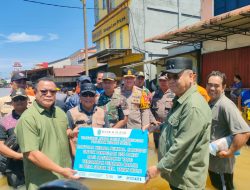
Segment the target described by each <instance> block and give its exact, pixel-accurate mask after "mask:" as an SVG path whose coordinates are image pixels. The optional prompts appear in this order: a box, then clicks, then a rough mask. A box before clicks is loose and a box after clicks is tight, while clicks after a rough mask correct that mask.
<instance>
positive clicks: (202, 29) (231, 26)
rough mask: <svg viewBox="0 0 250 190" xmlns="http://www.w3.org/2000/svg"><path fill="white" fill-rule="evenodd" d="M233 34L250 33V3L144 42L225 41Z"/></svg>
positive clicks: (185, 42) (186, 42) (187, 42)
mask: <svg viewBox="0 0 250 190" xmlns="http://www.w3.org/2000/svg"><path fill="white" fill-rule="evenodd" d="M233 34H245V35H250V5H248V6H245V7H242V8H240V9H236V10H234V11H231V12H227V13H224V14H221V15H218V16H216V17H213V18H211V19H208V20H205V21H200V22H198V23H196V24H193V25H189V26H186V27H184V28H180V29H177V30H174V31H171V32H167V33H163V34H160V35H157V36H154V37H152V38H148V39H146V40H145V42H161V41H165V42H169V43H174V44H180V45H183V44H190V43H199V42H202V41H207V40H216V41H226V37H227V36H229V35H233Z"/></svg>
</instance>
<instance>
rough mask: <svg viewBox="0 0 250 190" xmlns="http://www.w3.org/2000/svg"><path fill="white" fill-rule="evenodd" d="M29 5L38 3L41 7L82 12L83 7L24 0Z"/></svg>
mask: <svg viewBox="0 0 250 190" xmlns="http://www.w3.org/2000/svg"><path fill="white" fill-rule="evenodd" d="M23 1H25V2H28V3H36V4H40V5H47V6H53V7H60V8H69V9H80V10H82V9H83V8H82V7H74V6H67V5H58V4H52V3H44V2H40V1H33V0H23ZM86 9H99V8H86Z"/></svg>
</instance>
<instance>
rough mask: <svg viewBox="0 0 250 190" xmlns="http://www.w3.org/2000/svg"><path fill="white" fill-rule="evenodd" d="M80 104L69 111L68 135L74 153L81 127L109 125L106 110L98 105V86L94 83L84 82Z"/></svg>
mask: <svg viewBox="0 0 250 190" xmlns="http://www.w3.org/2000/svg"><path fill="white" fill-rule="evenodd" d="M80 89H81V90H80V91H81V92H80V104H79V105H78V106H76V107H74V108H71V109H70V110H68V111H67V117H68V121H69V129H68V130H67V134H68V137H69V138H70V139H71V141H70V144H71V148H72V152H73V155H74V153H75V141H76V138H75V137H77V135H78V129H79V127H97V128H101V127H109V123H108V118H107V116H106V114H105V111H104V110H103V109H102V108H100V107H97V106H96V104H95V102H96V100H95V98H96V96H97V94H96V87H95V85H94V84H92V83H84V84H82V85H81V87H80Z"/></svg>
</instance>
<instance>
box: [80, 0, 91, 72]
mask: <svg viewBox="0 0 250 190" xmlns="http://www.w3.org/2000/svg"><path fill="white" fill-rule="evenodd" d="M81 1H82V5H83V30H84V48H85V74H86V75H87V76H88V75H89V65H88V64H89V59H88V58H89V57H88V34H87V18H86V15H87V14H86V0H81ZM83 69H84V68H83Z"/></svg>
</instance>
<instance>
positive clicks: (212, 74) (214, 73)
mask: <svg viewBox="0 0 250 190" xmlns="http://www.w3.org/2000/svg"><path fill="white" fill-rule="evenodd" d="M212 76H218V77H220V78H221V79H222V85H223V86H224V85H226V83H227V77H226V74H225V73H222V72H220V71H212V72H211V73H210V74H209V75H208V76H207V82H208V79H209V78H210V77H212Z"/></svg>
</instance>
